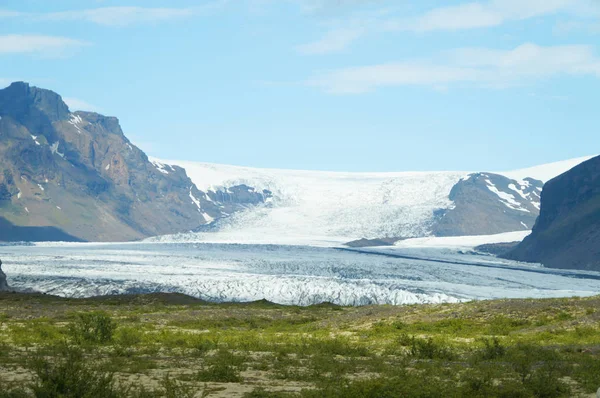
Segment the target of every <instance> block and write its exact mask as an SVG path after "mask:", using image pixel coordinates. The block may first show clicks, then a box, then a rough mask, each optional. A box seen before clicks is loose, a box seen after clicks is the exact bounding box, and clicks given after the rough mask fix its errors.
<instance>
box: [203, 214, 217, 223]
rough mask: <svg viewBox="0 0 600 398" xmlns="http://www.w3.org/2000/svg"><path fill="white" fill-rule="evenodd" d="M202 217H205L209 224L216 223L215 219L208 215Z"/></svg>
mask: <svg viewBox="0 0 600 398" xmlns="http://www.w3.org/2000/svg"><path fill="white" fill-rule="evenodd" d="M202 217H204V219H205V220H206V223H207V224H210V223H211V222H213V221H215V219H214V218H212V217H211V216H210V215H208V214H206V213H204V212H203V213H202Z"/></svg>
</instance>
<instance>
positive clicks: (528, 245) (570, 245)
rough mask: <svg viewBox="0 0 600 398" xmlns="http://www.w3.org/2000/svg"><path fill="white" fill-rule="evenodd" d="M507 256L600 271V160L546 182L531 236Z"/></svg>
mask: <svg viewBox="0 0 600 398" xmlns="http://www.w3.org/2000/svg"><path fill="white" fill-rule="evenodd" d="M506 257H507V258H510V259H514V260H519V261H528V262H536V263H542V264H544V265H545V266H547V267H552V268H568V269H582V270H594V271H600V157H596V158H593V159H590V160H588V161H586V162H584V163H582V164H580V165H578V166H576V167H574V168H573V169H571V170H569V171H567V172H566V173H564V174H562V175H560V176H558V177H556V178H554V179H552V180H550V181H548V182H547V183H546V185H545V186H544V191H543V192H542V198H541V212H540V216H539V218H538V220H537V222H536V224H535V226H534V228H533V231H532V233H531V235H529V236H528V237H527V238H525V239H524V240H523V242H522V243H521V244H520V245H518V246H517V247H516V248H515V249H514V250H512V251H510V252H509V253H508V254H506Z"/></svg>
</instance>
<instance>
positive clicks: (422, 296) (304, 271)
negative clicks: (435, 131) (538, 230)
mask: <svg viewBox="0 0 600 398" xmlns="http://www.w3.org/2000/svg"><path fill="white" fill-rule="evenodd" d="M452 244H453V243H452V242H446V243H444V244H443V245H444V246H446V247H445V248H443V247H440V248H425V247H422V246H420V244H418V245H416V246H415V248H414V249H411V248H410V247H408V248H400V247H396V248H389V249H383V248H379V249H375V248H372V249H368V250H362V251H352V250H349V249H346V250H337V249H332V248H315V247H306V246H305V247H303V246H285V245H283V246H277V245H240V244H207V243H200V244H182V243H170V244H157V243H136V244H45V245H36V246H10V247H3V248H2V258H3V259H5V260H6V263H5V265H4V267H3V268H5V271H6V274H7V275H8V283H9V285H10V286H11V287H12V288H16V289H34V290H38V291H41V292H45V293H50V294H56V295H60V296H67V297H87V296H95V295H105V294H123V293H148V292H178V293H185V294H188V295H191V296H195V297H199V298H203V299H206V300H211V301H252V300H260V299H267V300H269V301H273V302H276V303H281V304H299V305H308V304H314V303H320V302H332V303H335V304H341V305H365V304H416V303H443V302H457V301H463V300H471V299H490V298H507V297H565V296H587V295H594V294H598V292H600V273H592V272H576V271H564V270H550V269H544V268H541V267H531V266H523V265H522V264H519V263H515V262H511V261H508V260H499V259H495V258H493V257H489V256H483V257H482V256H475V255H465V254H460V253H459V252H456V251H451V250H449V249H448V248H447V246H448V245H452ZM401 256H405V257H403V258H402V257H401Z"/></svg>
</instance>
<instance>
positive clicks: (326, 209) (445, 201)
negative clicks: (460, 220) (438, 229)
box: [154, 158, 586, 245]
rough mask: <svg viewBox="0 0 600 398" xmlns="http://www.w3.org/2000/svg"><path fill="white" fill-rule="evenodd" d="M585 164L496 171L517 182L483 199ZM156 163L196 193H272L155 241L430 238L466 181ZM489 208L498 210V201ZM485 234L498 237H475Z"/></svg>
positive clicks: (457, 176)
mask: <svg viewBox="0 0 600 398" xmlns="http://www.w3.org/2000/svg"><path fill="white" fill-rule="evenodd" d="M585 159H586V158H579V159H573V160H569V161H565V162H559V163H551V164H548V165H543V166H538V167H534V168H530V169H524V170H517V171H512V172H508V173H502V174H503V175H505V176H507V177H509V178H514V179H515V180H518V181H521V183H519V182H518V181H517V182H515V181H510V180H507V183H506V184H508V185H507V187H509V188H507V189H506V190H505V191H506V192H504V191H503V192H500V194H502V195H500V194H498V195H497V196H494V195H492V196H490V199H485V198H484V199H485V200H491V201H496V202H498V201H502V200H504V201H506V198H504V196H507V197H509V196H510V197H511V198H514V200H515V201H516V200H520V197H519V196H518V192H516V191H514V189H513V190H511V189H510V187H513V186H524V185H523V184H525V182H523V180H524V179H525V178H527V177H532V178H535V179H540V180H547V179H549V178H552V177H554V176H555V175H557V174H560V173H562V172H564V171H566V170H567V169H568V168H569V167H571V166H572V165H575V164H578V163H580V162H582V161H584V160H585ZM159 162H160V163H161V164H174V165H177V166H181V167H183V168H184V169H185V170H186V172H187V174H188V176H189V177H190V178H191V179H192V181H193V182H194V183H195V184H196V186H197V187H198V189H199V190H201V191H205V192H209V191H217V190H219V189H221V190H223V189H226V188H227V187H230V186H236V185H247V186H249V187H253V188H255V189H256V191H263V190H267V191H269V192H270V193H272V197H271V198H269V200H268V203H266V204H265V205H260V206H252V207H249V208H248V209H247V210H246V211H242V212H239V213H236V214H233V215H231V216H230V217H228V218H226V219H221V220H218V221H216V222H215V225H213V228H212V229H211V230H210V232H209V231H203V232H197V233H190V234H180V235H178V236H170V237H161V238H156V239H154V240H160V241H171V240H175V241H188V242H194V241H204V242H237V243H279V244H311V245H332V244H340V243H344V242H348V241H351V240H354V239H359V238H381V237H424V236H429V235H431V234H432V232H433V229H432V226H433V225H434V223H435V222H436V217H440V214H444V213H447V211H448V210H452V209H454V208H455V207H456V206H457V205H458V206H461V203H462V202H461V203H459V202H456V203H455V202H453V201H452V200H450V198H449V195H450V192H451V190H452V188H453V187H454V186H455V185H457V184H458V183H459V182H460V181H462V182H463V184H464V183H465V181H467V182H468V178H469V177H468V176H469V173H468V172H394V173H345V172H323V171H303V170H281V169H259V168H251V167H240V166H229V165H219V164H210V163H198V162H186V161H169V160H164V161H159ZM506 184H504V185H506ZM515 184H516V185H515ZM525 185H528V184H525ZM515 189H516V188H515ZM488 196H489V195H488ZM503 198H504V199H503ZM463 199H464V198H463ZM484 199H481V200H483V201H485V200H484ZM502 203H504V202H502ZM502 203H500V204H501V205H502ZM483 205H484V206H483V207H482V206H480V207H481V209H480V210H481V211H480V213H481V214H479V216H481V217H484V216H485V214H486V208H485V203H484V204H483ZM491 205H493V206H496V205H497V203H492V204H491ZM504 205H506V203H504ZM525 205H527V204H525ZM527 206H529V205H527ZM529 207H531V206H529ZM499 208H500V209H504V212H505V213H507V212H509V211H510V210H511V209H507V208H506V206H500V207H499ZM530 210H531V211H535V212H536V214H534V215H533V216H534V218H533V220H529V221H530V222H529V221H528V222H527V223H519V222H518V221H517V222H516V227H515V228H514V229H510V230H518V229H522V228H523V227H524V226H525V225H528V224H533V222H534V220H535V216H536V215H537V208H534V207H532V208H531V209H530ZM525 211H528V210H523V214H525ZM466 213H469V212H466ZM532 214H533V213H532ZM467 216H468V214H467ZM479 216H478V217H479ZM484 221H485V217H484V218H483V219H482V224H483V225H484V226H485V222H484ZM478 228H479V227H478ZM525 228H526V229H527V227H525ZM475 229H477V228H475ZM479 229H481V228H479ZM507 231H509V230H507V229H506V228H500V229H499V230H498V231H497V232H507ZM488 233H496V232H490V231H488V232H476V234H488ZM446 235H447V233H446ZM450 235H452V234H450Z"/></svg>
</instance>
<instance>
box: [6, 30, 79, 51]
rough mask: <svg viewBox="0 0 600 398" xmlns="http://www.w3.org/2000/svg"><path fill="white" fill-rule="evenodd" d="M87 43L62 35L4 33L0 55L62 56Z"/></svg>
mask: <svg viewBox="0 0 600 398" xmlns="http://www.w3.org/2000/svg"><path fill="white" fill-rule="evenodd" d="M85 45H88V43H87V42H84V41H81V40H76V39H71V38H68V37H61V36H44V35H3V36H0V55H2V54H38V55H43V56H62V55H66V54H67V53H68V52H69V51H73V50H74V49H76V48H79V47H82V46H85Z"/></svg>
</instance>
